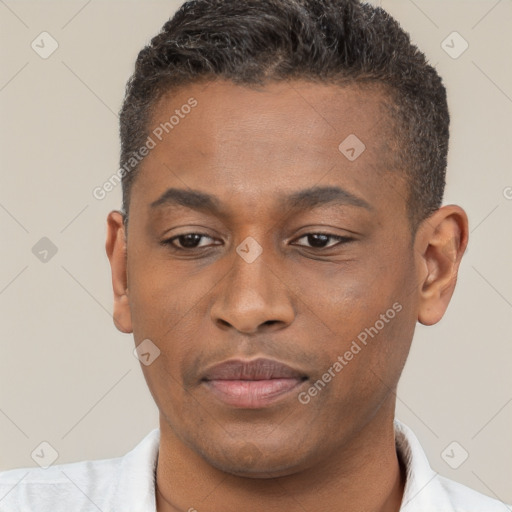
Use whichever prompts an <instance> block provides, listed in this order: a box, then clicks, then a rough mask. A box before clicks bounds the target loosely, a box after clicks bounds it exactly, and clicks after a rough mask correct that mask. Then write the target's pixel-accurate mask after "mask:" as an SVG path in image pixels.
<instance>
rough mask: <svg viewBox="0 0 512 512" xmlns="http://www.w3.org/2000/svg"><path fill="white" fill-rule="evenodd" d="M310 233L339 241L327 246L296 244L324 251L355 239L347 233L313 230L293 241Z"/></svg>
mask: <svg viewBox="0 0 512 512" xmlns="http://www.w3.org/2000/svg"><path fill="white" fill-rule="evenodd" d="M309 235H324V236H326V237H328V238H331V239H333V240H337V241H338V242H337V243H335V244H333V245H329V246H327V247H311V246H306V245H302V244H296V245H298V246H299V247H306V248H308V249H316V250H318V251H322V250H327V249H331V248H332V247H336V246H338V245H342V244H344V243H349V242H352V241H354V240H355V238H354V237H351V236H347V235H335V234H333V233H325V232H322V231H311V232H308V233H304V234H302V235H301V236H299V237H297V238H295V239H294V240H292V242H295V241H296V240H300V239H301V238H304V237H307V236H309Z"/></svg>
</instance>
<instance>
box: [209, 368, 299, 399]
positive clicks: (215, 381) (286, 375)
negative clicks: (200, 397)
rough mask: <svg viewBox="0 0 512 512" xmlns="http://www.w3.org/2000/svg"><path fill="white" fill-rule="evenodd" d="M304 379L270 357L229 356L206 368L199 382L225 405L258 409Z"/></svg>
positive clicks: (289, 391)
mask: <svg viewBox="0 0 512 512" xmlns="http://www.w3.org/2000/svg"><path fill="white" fill-rule="evenodd" d="M307 379H308V376H307V375H306V374H304V373H303V372H301V371H299V370H296V369H294V368H291V367H290V366H288V365H285V364H283V363H280V362H279V361H275V360H273V359H264V358H259V359H255V360H253V361H242V360H238V359H237V360H229V361H226V362H224V363H221V364H218V365H216V366H214V367H212V368H211V369H209V370H207V371H206V373H205V374H204V376H203V378H202V379H201V382H202V383H203V384H204V386H205V387H206V388H207V389H208V390H209V391H210V392H211V393H212V395H214V396H215V397H216V398H217V399H219V400H220V401H221V402H223V403H224V404H226V405H230V406H233V407H239V408H244V409H260V408H263V407H266V406H269V405H272V404H274V403H276V402H277V401H281V400H284V399H286V398H287V397H288V398H289V397H290V396H292V395H293V394H294V393H293V392H294V391H296V390H297V389H298V388H299V387H300V386H302V384H303V383H304V382H305V381H306V380H307Z"/></svg>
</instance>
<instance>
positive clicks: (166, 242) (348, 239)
mask: <svg viewBox="0 0 512 512" xmlns="http://www.w3.org/2000/svg"><path fill="white" fill-rule="evenodd" d="M188 235H198V236H200V237H202V238H211V239H212V240H213V238H212V237H211V236H209V235H206V234H204V233H183V234H181V235H176V236H173V237H172V238H168V239H166V240H162V242H160V243H161V244H162V245H165V246H168V247H170V248H171V249H173V250H176V251H184V252H191V251H195V250H198V249H204V248H205V247H208V246H199V247H191V248H190V247H189V248H183V247H177V246H176V245H175V244H174V243H173V242H174V240H177V239H179V238H182V237H186V236H188ZM312 235H321V236H325V237H328V238H330V239H332V240H337V241H338V243H336V244H333V245H329V246H327V247H310V246H304V245H300V247H306V248H307V249H317V250H319V251H323V250H327V249H331V248H332V247H336V246H337V245H342V244H344V243H348V242H351V241H353V240H354V239H353V238H351V237H348V236H340V235H332V234H330V233H322V232H312V233H306V234H304V235H302V236H300V237H299V238H297V239H296V240H300V239H302V238H305V237H308V236H312ZM214 245H219V244H214Z"/></svg>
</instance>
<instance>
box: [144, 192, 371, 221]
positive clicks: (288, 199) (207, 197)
mask: <svg viewBox="0 0 512 512" xmlns="http://www.w3.org/2000/svg"><path fill="white" fill-rule="evenodd" d="M279 199H280V200H281V204H282V205H283V207H284V208H285V209H290V210H308V209H313V208H316V207H318V206H324V205H325V206H326V205H329V204H337V205H349V206H357V207H359V208H365V209H366V210H369V211H372V210H373V208H372V206H371V205H370V204H369V203H368V202H366V201H365V200H364V199H362V198H360V197H357V196H355V195H354V194H352V193H350V192H348V191H346V190H344V189H342V188H340V187H333V186H324V187H312V188H308V189H305V190H299V191H297V192H293V193H291V194H285V195H281V196H280V198H279ZM175 205H179V206H184V207H185V208H190V209H192V210H198V211H203V212H206V213H215V214H220V213H221V211H222V206H221V202H220V200H219V199H218V198H217V197H215V196H213V195H211V194H206V193H204V192H200V191H199V190H184V189H179V188H169V189H167V190H166V191H165V192H164V193H163V194H162V195H161V196H160V197H159V198H158V199H156V200H155V201H153V202H152V203H151V204H150V208H151V209H152V210H154V209H156V208H159V207H162V206H175Z"/></svg>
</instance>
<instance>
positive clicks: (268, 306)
mask: <svg viewBox="0 0 512 512" xmlns="http://www.w3.org/2000/svg"><path fill="white" fill-rule="evenodd" d="M283 277H284V276H282V275H281V276H280V272H279V269H278V268H277V267H276V265H275V264H272V263H271V262H270V259H269V258H263V255H261V256H259V257H258V258H257V259H256V260H255V261H253V262H252V263H248V262H247V261H245V260H244V259H242V258H241V257H239V256H238V254H237V255H236V256H235V261H234V264H233V268H232V270H231V272H230V273H229V274H228V275H227V276H226V278H225V279H223V280H222V283H221V284H220V285H219V286H220V288H219V289H218V290H217V295H216V297H215V300H214V303H213V305H212V308H211V317H212V320H213V322H214V323H215V324H216V325H217V326H218V327H220V328H223V329H226V328H234V329H236V330H237V331H240V332H243V333H245V334H252V333H256V332H258V331H261V330H279V329H282V328H284V327H286V326H288V325H290V324H291V323H292V322H293V319H294V318H295V310H294V307H293V300H292V297H293V294H292V291H291V290H290V288H289V285H288V286H287V284H286V283H285V282H284V279H283Z"/></svg>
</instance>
